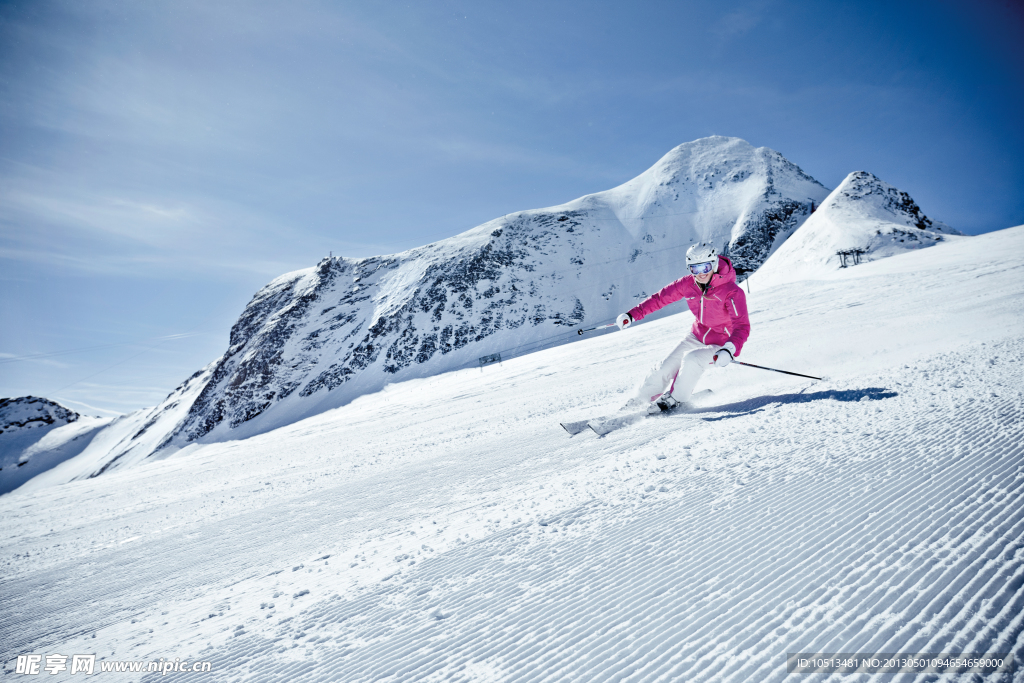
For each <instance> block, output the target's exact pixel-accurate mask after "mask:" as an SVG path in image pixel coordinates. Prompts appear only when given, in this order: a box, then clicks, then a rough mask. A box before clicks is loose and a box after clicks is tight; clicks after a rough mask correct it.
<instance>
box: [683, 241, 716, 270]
mask: <svg viewBox="0 0 1024 683" xmlns="http://www.w3.org/2000/svg"><path fill="white" fill-rule="evenodd" d="M708 262H710V263H711V272H712V273H717V272H718V252H716V251H715V247H714V245H712V244H708V243H707V242H701V243H700V244H695V245H693V246H692V247H690V248H689V249H687V250H686V268H687V270H689V268H690V266H692V265H694V264H697V263H708Z"/></svg>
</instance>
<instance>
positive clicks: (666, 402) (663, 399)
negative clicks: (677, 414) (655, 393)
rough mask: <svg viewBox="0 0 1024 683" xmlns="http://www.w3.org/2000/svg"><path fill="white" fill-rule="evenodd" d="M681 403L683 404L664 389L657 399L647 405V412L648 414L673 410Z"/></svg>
mask: <svg viewBox="0 0 1024 683" xmlns="http://www.w3.org/2000/svg"><path fill="white" fill-rule="evenodd" d="M681 405H683V404H682V403H680V402H679V401H677V400H676V399H675V398H674V397H673V396H672V394H670V393H669V392H667V391H666V392H665V393H664V394H662V395H661V396H659V397H658V400H656V401H654V402H653V403H651V405H649V406H647V413H648V414H649V415H657V414H658V413H667V412H669V411H670V410H674V409H675V408H678V407H679V406H681Z"/></svg>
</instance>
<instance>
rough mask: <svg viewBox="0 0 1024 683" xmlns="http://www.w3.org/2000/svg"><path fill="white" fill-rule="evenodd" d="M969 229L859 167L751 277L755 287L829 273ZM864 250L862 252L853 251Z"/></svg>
mask: <svg viewBox="0 0 1024 683" xmlns="http://www.w3.org/2000/svg"><path fill="white" fill-rule="evenodd" d="M962 236H963V233H961V232H959V231H957V230H954V229H952V228H950V227H949V226H948V225H946V224H945V223H941V222H939V221H933V220H932V219H930V218H928V217H927V216H926V215H924V213H922V212H921V209H920V207H918V205H917V203H916V202H914V200H913V199H911V197H910V195H909V194H907V193H906V192H903V191H902V190H899V189H897V188H895V187H893V186H892V185H890V184H889V183H887V182H885V181H883V180H881V179H879V178H878V177H876V176H874V175H872V174H870V173H867V172H865V171H856V172H854V173H851V174H850V175H848V176H847V177H846V179H845V180H843V182H842V183H841V184H840V185H839V187H837V188H836V189H835V190H833V191H832V193H831V194H830V195H829V196H828V198H827V199H825V201H824V202H823V203H822V205H821V207H820V208H818V209H817V210H816V211H815V212H814V214H813V215H812V216H811V217H810V218H809V219H808V220H807V221H806V222H804V224H803V225H802V226H801V227H800V229H799V230H797V231H796V232H795V233H794V234H793V236H792V237H791V238H790V239H788V240H786V241H785V242H784V243H782V244H780V245H779V246H778V248H777V249H776V250H775V251H774V252H773V253H772V255H771V256H770V257H769V258H768V259H767V260H766V261H765V262H764V264H763V265H762V266H761V267H760V268H759V269H758V271H757V273H756V274H755V275H753V276H752V277H751V278H750V285H751V286H752V287H771V286H774V285H777V284H783V283H786V282H794V281H797V280H807V279H813V278H816V277H823V276H825V275H827V274H828V273H832V272H834V271H835V270H837V269H838V268H840V267H842V263H843V260H844V257H843V256H840V255H839V253H838V252H841V251H843V252H848V253H847V255H846V257H845V261H846V264H847V267H849V266H851V265H853V264H854V259H855V258H856V259H857V260H858V261H860V262H867V261H874V260H877V259H880V258H885V257H887V256H892V255H894V254H898V253H901V252H904V251H908V250H912V249H922V248H924V247H930V246H934V245H936V244H938V243H940V242H942V241H944V240H947V239H950V238H952V239H958V238H961V237H962ZM854 250H858V251H859V252H860V253H859V254H856V255H854V254H852V253H849V252H853V251H854Z"/></svg>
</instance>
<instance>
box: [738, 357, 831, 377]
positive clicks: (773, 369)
mask: <svg viewBox="0 0 1024 683" xmlns="http://www.w3.org/2000/svg"><path fill="white" fill-rule="evenodd" d="M733 363H739V364H740V365H746V366H747V367H748V368H757V369H758V370H771V371H772V372H781V373H782V374H784V375H796V376H797V377H806V378H807V379H821V378H820V377H811V376H810V375H801V374H800V373H799V372H790V371H788V370H776V369H775V368H766V367H764V366H763V365H754V364H753V363H744V362H743V361H741V360H734V361H733Z"/></svg>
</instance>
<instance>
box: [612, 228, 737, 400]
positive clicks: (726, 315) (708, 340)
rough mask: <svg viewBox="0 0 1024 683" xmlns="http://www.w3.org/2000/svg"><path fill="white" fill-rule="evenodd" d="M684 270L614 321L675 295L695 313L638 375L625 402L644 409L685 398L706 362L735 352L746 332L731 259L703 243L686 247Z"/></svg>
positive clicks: (725, 359)
mask: <svg viewBox="0 0 1024 683" xmlns="http://www.w3.org/2000/svg"><path fill="white" fill-rule="evenodd" d="M686 265H687V267H688V268H689V270H690V274H689V275H686V276H685V277H682V278H680V279H678V280H676V281H675V282H673V283H672V284H670V285H667V286H666V287H664V288H663V289H662V290H661V291H660V292H658V293H657V294H654V295H653V296H651V297H649V298H648V299H647V300H645V301H643V302H642V303H641V304H640V305H638V306H636V307H634V308H631V309H630V310H629V312H628V313H623V314H621V315H620V316H619V317H618V318H617V319H616V320H615V322H616V324H617V325H618V327H619V329H620V330H624V329H626V328H627V327H629V326H630V325H631V324H632V323H634V322H637V321H638V320H643V319H644V317H645V316H648V315H650V314H651V313H654V312H655V311H657V310H658V309H660V308H661V307H663V306H667V305H668V304H671V303H673V302H676V301H679V300H680V299H684V298H685V299H686V303H687V305H688V306H689V307H690V311H691V312H692V313H693V315H694V316H695V317H696V318H697V319H696V320H695V321H694V323H693V327H692V328H691V329H690V333H689V334H687V335H686V338H685V339H683V341H682V342H681V343H680V344H679V346H677V347H676V348H675V349H674V350H673V351H672V353H670V354H669V355H668V358H666V359H665V360H663V361H662V362H661V364H660V365H659V366H658V367H656V368H655V369H654V371H653V372H652V373H651V374H650V376H648V377H647V379H646V380H644V383H643V384H642V385H641V386H640V389H639V391H638V392H637V396H636V397H634V398H633V399H632V400H631V401H630V405H647V406H648V409H647V410H648V412H651V413H657V412H660V411H667V410H672V409H673V408H675V407H676V406H678V405H679V404H680V403H685V402H686V401H688V400H689V399H690V395H691V394H692V393H693V388H694V386H696V384H697V380H698V379H700V376H701V375H702V374H704V369H705V368H706V367H708V366H709V365H716V366H718V367H725V366H726V365H728V364H729V363H731V362H732V359H733V358H734V357H735V356H738V355H740V351H741V350H742V349H743V343H744V342H746V341H747V337H749V336H750V320H749V319H748V318H747V298H746V296H745V295H744V294H743V290H742V289H740V287H739V285H737V284H736V271H735V270H734V269H733V267H732V262H731V261H729V259H728V258H726V257H724V256H719V255H718V254H717V253H716V252H715V248H714V247H713V246H712V245H710V244H707V243H703V242H702V243H700V244H695V245H693V246H692V247H690V248H689V249H688V250H687V251H686Z"/></svg>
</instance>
